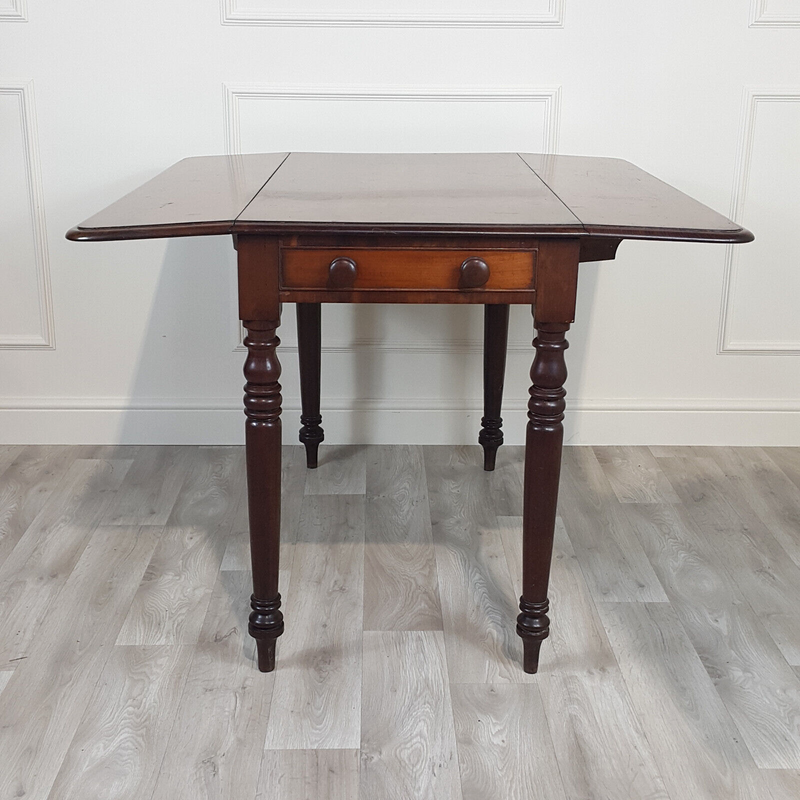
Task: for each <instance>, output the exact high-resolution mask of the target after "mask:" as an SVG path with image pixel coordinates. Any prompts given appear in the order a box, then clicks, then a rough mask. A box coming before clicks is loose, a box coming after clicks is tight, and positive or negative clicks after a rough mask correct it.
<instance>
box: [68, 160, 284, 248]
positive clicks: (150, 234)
mask: <svg viewBox="0 0 800 800" xmlns="http://www.w3.org/2000/svg"><path fill="white" fill-rule="evenodd" d="M287 155H288V153H263V154H256V155H244V156H203V157H200V158H185V159H183V161H179V162H178V163H177V164H174V165H173V166H171V167H170V168H169V169H167V170H165V171H164V172H162V173H160V174H159V175H156V177H155V178H153V179H152V180H150V181H148V182H147V183H145V184H143V185H142V186H140V187H139V188H138V189H136V190H134V191H133V192H131V193H130V194H127V195H125V197H123V198H122V199H121V200H117V202H116V203H113V204H112V205H110V206H108V207H107V208H105V209H103V211H100V212H99V213H97V214H95V215H94V216H93V217H90V218H89V219H87V220H86V221H85V222H82V223H81V224H80V225H78V226H77V227H76V228H73V229H72V230H71V231H70V232H69V233H68V234H67V238H68V239H75V240H102V239H157V238H161V237H165V236H203V235H205V236H209V235H216V234H222V233H230V231H231V228H232V227H233V223H234V221H235V220H236V217H238V216H239V214H240V213H241V211H242V209H243V208H245V207H246V206H247V204H248V203H249V202H250V201H251V200H252V199H253V198H254V197H255V196H256V194H257V193H258V191H259V189H261V188H262V187H263V186H264V184H265V183H266V182H267V181H268V180H269V178H270V176H271V175H272V174H274V172H275V170H277V169H278V167H280V165H281V164H282V163H283V161H284V160H285V159H286V157H287Z"/></svg>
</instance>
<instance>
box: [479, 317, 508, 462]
mask: <svg viewBox="0 0 800 800" xmlns="http://www.w3.org/2000/svg"><path fill="white" fill-rule="evenodd" d="M508 311H509V307H508V306H507V305H487V306H485V308H484V312H483V417H482V418H481V432H480V434H479V435H478V442H479V444H480V445H481V447H483V468H484V469H485V470H487V471H491V470H493V469H494V465H495V459H496V458H497V448H498V447H500V445H501V444H503V431H502V427H503V418H502V417H501V416H500V414H501V409H502V405H503V383H504V381H505V373H506V350H507V348H508Z"/></svg>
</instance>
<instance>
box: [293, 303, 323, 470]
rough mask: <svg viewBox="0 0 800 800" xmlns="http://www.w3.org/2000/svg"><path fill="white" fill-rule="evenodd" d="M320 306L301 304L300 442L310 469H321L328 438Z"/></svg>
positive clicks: (299, 327)
mask: <svg viewBox="0 0 800 800" xmlns="http://www.w3.org/2000/svg"><path fill="white" fill-rule="evenodd" d="M321 317H322V314H321V304H320V303H298V304H297V355H298V360H299V362H300V404H301V406H302V412H301V415H300V424H301V425H302V426H303V427H302V428H300V441H301V442H302V443H303V444H304V445H305V447H306V466H307V467H309V468H311V469H314V468H316V466H317V452H318V450H319V445H320V442H322V441H323V440H324V439H325V432H324V431H323V430H322V427H321V424H322V415H321V414H320V413H319V394H320V350H321V349H322V324H321Z"/></svg>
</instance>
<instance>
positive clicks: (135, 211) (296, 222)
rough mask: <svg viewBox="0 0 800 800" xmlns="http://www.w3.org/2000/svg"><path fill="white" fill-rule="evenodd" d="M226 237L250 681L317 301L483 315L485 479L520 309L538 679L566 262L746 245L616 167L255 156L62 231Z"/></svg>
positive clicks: (223, 159)
mask: <svg viewBox="0 0 800 800" xmlns="http://www.w3.org/2000/svg"><path fill="white" fill-rule="evenodd" d="M204 235H205V236H212V235H231V236H232V237H233V242H234V246H235V247H236V250H237V258H238V279H239V316H240V318H241V320H242V321H243V323H244V326H245V328H246V329H247V336H246V338H245V346H246V347H247V350H248V355H247V359H246V362H245V366H244V374H245V379H246V383H245V388H244V392H245V393H244V413H245V438H246V451H247V485H248V502H249V514H250V541H251V553H252V562H253V595H252V597H251V599H250V605H251V608H252V613H251V614H250V623H249V632H250V635H251V636H253V637H255V639H256V640H257V645H258V666H259V669H260V670H262V671H264V672H268V671H271V670H273V669H274V668H275V644H276V640H277V637H278V636H280V635H281V633H282V632H283V626H284V621H283V614H282V612H281V610H280V606H281V598H280V594H279V593H278V553H279V533H280V501H281V419H280V414H281V387H280V384H279V382H278V379H279V377H280V371H281V370H280V364H279V362H278V357H277V349H278V345H279V339H278V337H277V336H276V331H277V329H278V326H279V325H280V318H281V306H282V303H284V302H290V303H296V304H297V316H298V323H299V324H298V342H299V356H300V367H301V394H302V406H303V409H302V411H303V413H302V417H301V423H302V426H303V427H302V430H301V434H300V438H301V441H303V443H304V444H305V445H306V452H307V462H308V466H309V467H312V468H313V467H315V466H316V464H317V447H318V446H319V443H320V442H321V441H322V436H323V434H322V428H321V421H322V420H321V416H320V409H319V406H320V399H319V392H320V387H319V371H320V342H321V330H320V304H321V303H479V304H482V305H483V306H484V307H485V311H484V315H485V334H484V337H485V338H484V343H485V351H484V400H485V415H484V418H483V420H482V430H481V433H480V439H479V441H480V442H481V444H482V445H483V447H484V454H485V461H484V466H485V468H486V469H492V468H493V467H494V458H495V452H496V450H497V447H498V446H499V444H500V443H501V442H502V433H501V431H500V425H501V420H500V403H501V397H502V387H503V373H504V367H505V350H506V338H507V326H508V307H509V304H511V303H526V304H528V305H530V306H531V309H532V312H533V320H534V322H533V324H534V327H535V330H536V338H535V339H534V341H533V348H534V358H533V365H532V367H531V373H530V375H531V388H530V400H529V402H528V425H527V437H526V449H525V480H524V508H523V529H522V537H523V580H522V586H523V593H522V597H521V598H520V613H519V616H518V617H517V633H519V635H520V636H521V637H522V641H523V668H524V670H525V671H526V672H536V670H537V666H538V661H539V649H540V647H541V644H542V641H543V640H544V639H545V638H546V637H547V635H548V632H549V626H550V621H549V618H548V616H547V614H548V600H547V585H548V580H549V575H550V559H551V554H552V544H553V530H554V526H555V519H556V501H557V498H558V481H559V470H560V464H561V445H562V438H563V429H562V420H563V418H564V409H565V402H564V397H565V391H564V382H565V380H566V377H567V370H566V366H565V360H564V351H565V350H566V349H567V346H568V345H567V340H566V332H567V330H568V329H569V326H570V323H572V322H573V321H574V314H575V295H576V290H577V285H578V265H579V264H580V263H581V262H587V261H603V260H607V259H613V258H614V256H615V253H616V250H617V247H618V246H619V244H620V242H621V241H622V240H623V239H654V240H669V241H697V242H720V243H737V242H748V241H751V240H752V238H753V236H752V234H751V233H750V232H749V231H747V230H745V229H744V228H742V227H741V226H739V225H737V224H736V223H734V222H731V221H730V220H729V219H727V218H725V217H723V216H721V215H720V214H717V213H716V212H714V211H712V210H711V209H710V208H708V207H707V206H704V205H702V204H701V203H699V202H697V201H696V200H693V199H692V198H690V197H688V196H686V195H685V194H683V193H682V192H680V191H678V190H677V189H674V188H672V187H671V186H669V185H667V184H666V183H663V182H662V181H660V180H658V179H656V178H654V177H653V176H652V175H650V174H648V173H646V172H644V171H643V170H641V169H639V168H637V167H635V166H633V165H632V164H630V163H628V162H627V161H621V160H618V159H610V158H584V157H575V156H553V155H530V154H526V153H481V154H475V153H473V154H402V155H401V154H334V153H267V154H258V155H243V156H212V157H200V158H188V159H185V160H183V161H180V162H179V163H177V164H175V165H174V166H173V167H171V168H170V169H168V170H166V171H165V172H163V173H162V174H160V175H158V176H156V177H155V178H153V179H152V180H151V181H149V182H148V183H146V184H144V185H143V186H141V187H140V188H138V189H136V190H135V191H133V192H131V193H130V194H129V195H127V196H126V197H124V198H122V199H121V200H119V201H117V202H116V203H114V204H113V205H111V206H109V207H108V208H106V209H105V210H104V211H101V212H100V213H99V214H97V215H95V216H94V217H91V218H90V219H88V220H87V221H85V222H83V223H81V224H80V225H79V226H77V227H76V228H73V229H72V230H70V231H69V233H68V234H67V237H68V238H69V239H74V240H80V241H107V240H120V239H152V238H160V237H172V236H204Z"/></svg>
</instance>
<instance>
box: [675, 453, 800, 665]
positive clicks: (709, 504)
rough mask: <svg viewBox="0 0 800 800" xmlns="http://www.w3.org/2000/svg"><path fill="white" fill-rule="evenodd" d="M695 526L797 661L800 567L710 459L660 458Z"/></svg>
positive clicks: (791, 659) (799, 650)
mask: <svg viewBox="0 0 800 800" xmlns="http://www.w3.org/2000/svg"><path fill="white" fill-rule="evenodd" d="M661 464H662V466H663V469H664V471H665V472H666V474H667V475H668V476H669V479H670V481H671V482H672V484H673V486H674V487H675V489H676V491H677V492H678V494H679V495H680V497H681V499H682V500H683V505H684V507H685V508H686V511H687V514H688V515H689V517H690V518H691V519H692V521H693V522H694V525H695V528H696V529H697V530H698V531H699V532H700V533H701V534H702V536H703V538H704V540H705V541H707V542H708V544H709V545H710V546H711V547H712V548H713V550H714V551H715V555H716V559H717V562H718V563H719V564H720V565H722V566H723V567H724V568H725V569H726V570H727V571H728V573H729V574H730V575H731V577H732V578H733V580H734V582H735V583H736V585H737V586H738V588H739V589H740V591H741V592H742V594H743V595H744V596H745V597H746V598H747V600H748V601H749V603H750V605H751V606H752V607H753V610H754V611H755V612H756V614H758V616H759V618H760V619H761V622H762V624H763V625H764V627H765V628H766V629H767V631H768V632H769V634H770V635H771V636H772V638H773V639H774V640H775V643H776V644H777V645H778V647H779V648H780V650H781V652H782V653H783V655H784V657H785V658H786V660H787V661H788V662H789V663H790V664H796V665H800V614H798V608H800V567H798V566H797V564H795V563H794V562H793V561H792V560H791V559H789V558H788V556H787V554H786V551H785V550H784V549H783V548H782V547H781V546H780V544H779V543H778V542H777V540H776V539H775V537H774V536H773V535H772V533H771V532H770V530H769V529H768V528H767V527H766V526H765V525H764V524H763V523H762V522H761V520H760V519H759V518H758V517H757V516H756V515H755V514H754V513H753V511H752V509H750V507H749V506H748V505H747V504H746V503H745V502H743V501H742V497H741V493H740V492H739V490H738V489H736V488H735V487H734V486H733V485H732V484H731V483H730V481H729V480H728V479H727V478H726V477H725V474H724V472H723V471H722V469H721V468H720V466H719V464H718V463H717V462H716V460H714V459H706V458H695V459H676V458H666V459H661Z"/></svg>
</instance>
